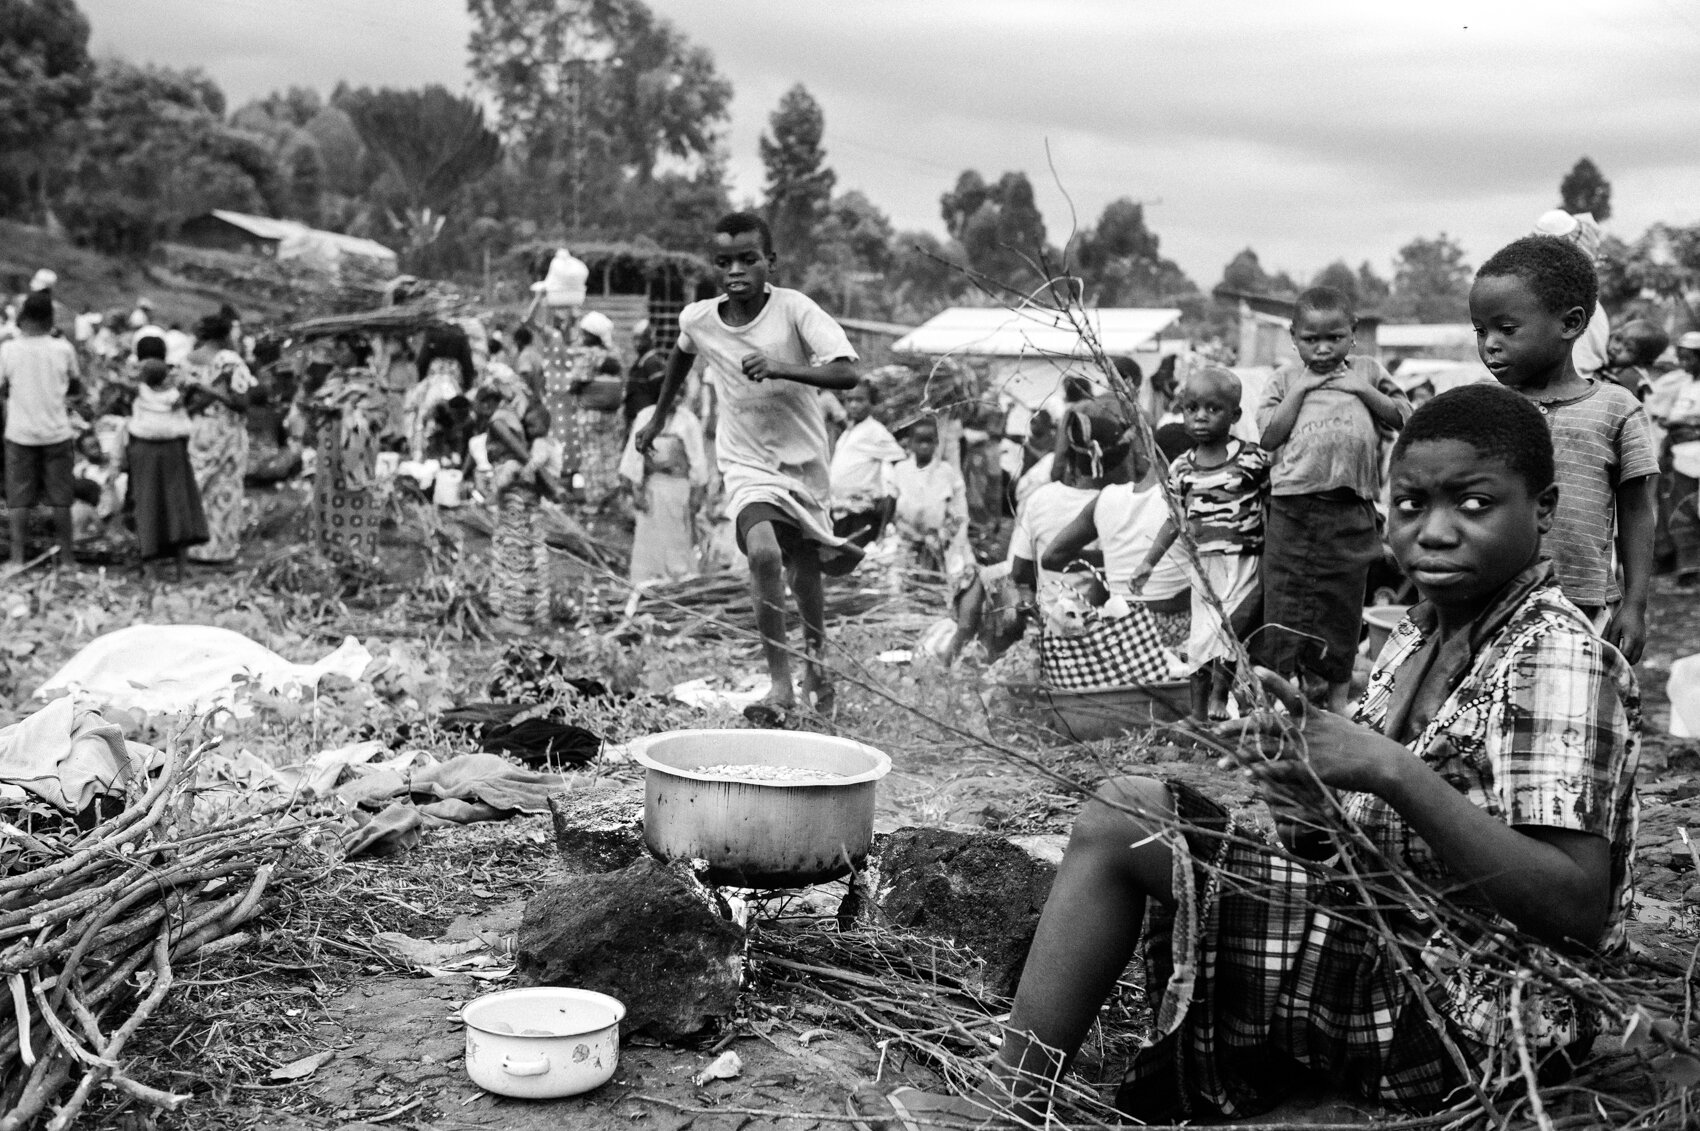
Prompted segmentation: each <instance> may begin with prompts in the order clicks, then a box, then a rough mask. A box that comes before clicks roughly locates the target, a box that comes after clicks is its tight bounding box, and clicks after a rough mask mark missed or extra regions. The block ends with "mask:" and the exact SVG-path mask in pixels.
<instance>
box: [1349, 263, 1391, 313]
mask: <svg viewBox="0 0 1700 1131" xmlns="http://www.w3.org/2000/svg"><path fill="white" fill-rule="evenodd" d="M1392 293H1393V287H1392V284H1390V283H1388V281H1387V280H1386V279H1383V278H1382V277H1381V276H1380V275H1377V274H1376V273H1375V268H1374V267H1371V266H1370V263H1369V260H1367V259H1366V260H1364V261H1363V262H1362V263H1360V264H1358V301H1359V302H1361V303H1363V304H1364V306H1365V307H1367V308H1370V309H1374V308H1376V307H1379V306H1382V305H1384V304H1385V303H1386V302H1387V298H1388V296H1389V295H1391V294H1392Z"/></svg>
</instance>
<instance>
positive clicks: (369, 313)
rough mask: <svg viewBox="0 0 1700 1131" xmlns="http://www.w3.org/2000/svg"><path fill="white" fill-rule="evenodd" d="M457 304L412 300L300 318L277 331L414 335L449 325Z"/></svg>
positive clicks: (311, 335)
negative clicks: (393, 304) (343, 312)
mask: <svg viewBox="0 0 1700 1131" xmlns="http://www.w3.org/2000/svg"><path fill="white" fill-rule="evenodd" d="M459 306H460V303H458V302H456V301H452V300H450V299H447V298H444V297H440V296H439V297H432V298H424V299H415V300H413V301H411V302H406V303H402V304H400V305H398V306H384V307H379V308H377V309H375V310H357V311H353V312H352V313H349V314H325V315H321V316H319V317H317V318H307V319H303V320H302V321H300V322H295V323H292V324H290V325H288V326H285V327H284V328H283V329H282V331H281V333H283V334H285V335H287V336H289V337H291V338H329V337H334V336H335V335H337V334H351V333H352V334H414V333H420V332H423V331H425V330H428V329H430V328H431V327H433V326H447V325H449V323H448V321H447V319H448V318H449V317H450V316H451V315H452V314H453V313H454V312H455V310H456V309H457V308H458V307H459Z"/></svg>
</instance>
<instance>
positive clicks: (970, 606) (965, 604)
mask: <svg viewBox="0 0 1700 1131" xmlns="http://www.w3.org/2000/svg"><path fill="white" fill-rule="evenodd" d="M985 601H986V586H985V584H984V583H983V582H982V581H981V580H980V579H979V578H978V577H976V578H975V579H974V580H973V581H971V582H969V583H968V588H967V589H965V590H963V593H962V596H961V597H959V598H957V601H956V634H955V635H954V636H952V637H951V638H950V643H949V644H948V645H947V646H946V647H945V654H944V662H945V663H946V664H954V663H955V662H956V657H957V656H959V655H961V654H962V649H963V648H965V647H967V646H968V642H969V641H970V640H972V639H974V635H975V634H976V633H977V632H979V631H980V616H981V606H982V605H984V604H985Z"/></svg>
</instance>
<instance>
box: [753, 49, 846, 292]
mask: <svg viewBox="0 0 1700 1131" xmlns="http://www.w3.org/2000/svg"><path fill="white" fill-rule="evenodd" d="M767 124H768V130H769V131H770V132H769V133H764V134H762V135H761V163H762V166H763V168H765V169H766V170H767V186H766V190H767V202H766V206H765V211H766V213H767V222H768V224H769V226H771V227H772V228H773V241H774V244H775V245H776V246H777V247H779V248H780V249H781V250H782V251H783V252H784V253H785V255H786V257H787V258H788V259H794V260H796V261H797V262H799V263H801V264H807V263H809V262H810V261H812V260H813V259H814V258H815V229H816V227H817V226H818V225H819V224H820V223H821V221H822V220H824V219H825V218H826V212H827V208H828V206H829V205H830V203H831V201H832V186H833V184H834V183H835V182H836V181H837V179H838V178H837V176H836V175H835V174H834V173H833V171H832V170H831V169H829V168H827V167H826V151H825V150H823V149H822V148H821V137H822V135H823V134H824V133H825V132H826V118H825V116H824V115H823V114H822V113H821V109H820V104H819V103H818V102H816V101H815V100H814V99H813V98H812V97H810V95H809V92H808V91H807V90H805V89H804V88H803V86H802V84H801V83H799V84H798V85H796V86H794V87H792V88H791V89H790V90H788V91H786V92H785V96H784V97H783V98H781V99H780V100H779V108H778V109H776V110H775V111H774V112H773V114H772V115H771V116H770V117H769V118H768V120H767Z"/></svg>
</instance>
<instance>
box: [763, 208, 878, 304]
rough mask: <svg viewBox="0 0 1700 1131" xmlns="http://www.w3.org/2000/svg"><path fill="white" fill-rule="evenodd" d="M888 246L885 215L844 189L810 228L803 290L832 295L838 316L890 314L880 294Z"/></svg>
mask: <svg viewBox="0 0 1700 1131" xmlns="http://www.w3.org/2000/svg"><path fill="white" fill-rule="evenodd" d="M891 245H892V228H891V220H890V218H889V217H887V216H886V214H885V213H884V212H882V211H880V209H879V208H878V206H876V205H875V204H874V202H873V201H871V200H869V199H868V198H867V197H866V196H864V195H863V194H861V193H859V192H847V193H845V194H844V195H842V196H840V197H838V198H837V199H836V200H834V201H832V202H831V204H830V205H828V207H827V209H826V211H825V213H824V214H823V215H822V217H821V220H820V223H819V224H818V225H817V226H816V228H815V243H814V249H813V255H812V256H811V262H810V263H809V265H808V268H807V270H806V272H804V273H803V274H802V275H801V278H802V281H803V290H805V291H807V292H809V293H810V294H812V295H822V296H827V297H828V299H830V298H832V297H836V299H837V303H838V306H837V313H838V314H839V315H840V316H843V317H855V316H860V317H863V318H868V317H877V318H886V317H890V316H891V313H892V311H891V303H890V301H889V300H888V299H887V297H886V295H885V292H886V290H887V289H888V287H887V275H888V273H889V272H890V271H891V268H892V246H891ZM783 262H784V261H783V260H781V263H782V264H783ZM791 277H792V278H796V277H797V276H791Z"/></svg>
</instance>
